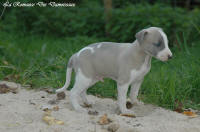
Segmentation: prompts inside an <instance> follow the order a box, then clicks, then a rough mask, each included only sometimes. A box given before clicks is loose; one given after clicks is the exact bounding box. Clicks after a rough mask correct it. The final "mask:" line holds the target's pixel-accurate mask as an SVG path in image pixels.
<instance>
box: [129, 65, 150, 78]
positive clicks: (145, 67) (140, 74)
mask: <svg viewBox="0 0 200 132" xmlns="http://www.w3.org/2000/svg"><path fill="white" fill-rule="evenodd" d="M150 68H151V66H149V65H146V64H144V65H142V67H141V68H140V69H138V70H136V69H133V70H131V75H130V78H131V79H130V81H134V80H141V79H143V77H144V76H145V75H146V74H147V73H148V72H149V70H150Z"/></svg>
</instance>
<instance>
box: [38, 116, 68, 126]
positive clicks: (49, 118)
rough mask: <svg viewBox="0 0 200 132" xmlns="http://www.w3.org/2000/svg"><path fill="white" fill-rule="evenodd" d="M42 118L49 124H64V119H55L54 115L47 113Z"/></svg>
mask: <svg viewBox="0 0 200 132" xmlns="http://www.w3.org/2000/svg"><path fill="white" fill-rule="evenodd" d="M42 120H43V121H45V122H46V123H47V124H48V125H53V124H57V125H63V124H64V122H63V121H61V120H57V119H55V118H54V117H52V116H47V115H45V116H44V117H43V118H42Z"/></svg>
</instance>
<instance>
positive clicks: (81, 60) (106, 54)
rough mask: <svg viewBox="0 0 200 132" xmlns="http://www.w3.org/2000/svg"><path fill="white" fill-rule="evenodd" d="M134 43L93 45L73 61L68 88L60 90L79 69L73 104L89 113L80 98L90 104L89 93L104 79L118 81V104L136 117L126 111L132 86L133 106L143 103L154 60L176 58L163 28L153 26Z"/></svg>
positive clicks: (71, 95)
mask: <svg viewBox="0 0 200 132" xmlns="http://www.w3.org/2000/svg"><path fill="white" fill-rule="evenodd" d="M135 37H136V40H135V41H134V42H133V43H113V42H100V43H95V44H91V45H89V46H87V47H85V48H83V49H81V50H80V51H79V52H77V53H75V54H74V55H72V57H71V58H70V59H69V62H68V66H67V72H66V76H67V77H66V82H65V85H64V86H63V87H62V88H60V89H58V90H56V92H57V93H59V92H62V91H64V90H65V89H66V88H67V87H68V86H69V84H70V78H71V73H72V69H74V70H75V73H76V77H75V84H74V87H73V88H72V89H71V91H70V101H71V103H72V105H73V107H74V109H75V110H76V111H81V112H82V111H84V112H87V110H86V109H85V108H83V107H81V105H80V104H79V103H78V96H80V97H81V98H82V100H83V102H84V103H86V104H88V103H89V102H88V100H87V98H86V91H87V89H88V88H89V87H91V86H92V85H94V84H95V83H96V82H98V81H100V80H102V79H103V78H104V77H108V78H111V79H113V80H115V81H116V82H117V90H118V105H119V109H120V111H121V113H123V114H134V112H133V111H131V110H128V109H127V108H126V95H127V91H128V88H129V86H130V85H131V91H130V99H131V101H132V102H133V103H136V104H138V103H140V101H139V100H138V99H137V96H138V91H139V88H140V85H141V83H142V81H143V78H144V76H145V75H146V74H147V73H148V72H149V70H150V68H151V58H152V57H155V58H157V59H159V60H161V61H167V60H169V59H171V58H172V53H171V51H170V49H169V47H168V39H167V36H166V34H165V33H164V32H163V30H162V29H161V28H158V27H150V28H147V29H143V30H141V31H140V32H138V33H136V35H135Z"/></svg>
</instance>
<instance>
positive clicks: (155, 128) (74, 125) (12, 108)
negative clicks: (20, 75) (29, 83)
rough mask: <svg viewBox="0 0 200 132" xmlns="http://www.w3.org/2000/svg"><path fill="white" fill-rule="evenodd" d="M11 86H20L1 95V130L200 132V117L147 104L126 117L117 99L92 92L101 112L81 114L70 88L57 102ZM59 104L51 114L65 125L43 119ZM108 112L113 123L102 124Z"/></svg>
mask: <svg viewBox="0 0 200 132" xmlns="http://www.w3.org/2000/svg"><path fill="white" fill-rule="evenodd" d="M0 84H2V82H0ZM7 85H10V86H12V87H17V92H16V91H15V92H12V91H11V92H7V93H3V94H0V132H107V131H113V132H114V131H116V132H200V116H197V117H195V118H191V117H188V116H185V115H183V114H180V113H177V112H173V111H170V110H166V109H163V108H160V107H156V106H153V105H149V104H146V105H141V106H134V107H133V108H132V109H133V110H134V111H135V113H136V115H137V117H136V118H131V117H125V116H120V115H119V114H118V113H119V111H118V109H117V103H116V101H114V100H112V99H101V98H97V97H95V96H91V95H88V98H89V100H92V101H93V102H94V104H93V105H92V108H88V109H90V110H92V111H94V110H96V111H98V115H91V114H87V113H78V112H76V111H74V110H73V108H72V106H71V104H70V103H69V96H68V95H69V91H66V92H65V94H66V98H65V99H63V100H59V101H55V99H56V98H57V96H56V94H50V93H48V92H46V91H35V90H26V89H25V88H21V87H20V85H16V84H14V83H10V84H7ZM3 86H4V85H3ZM52 100H53V101H52ZM55 106H56V107H57V108H59V109H56V110H52V112H51V116H52V117H54V118H56V119H58V120H61V121H63V122H64V124H63V125H58V124H52V125H48V124H47V123H46V122H45V121H44V120H43V117H44V114H45V112H44V111H43V110H44V109H47V108H48V109H53V107H54V108H55ZM104 114H107V117H108V118H109V119H110V120H111V122H110V123H108V124H106V125H100V124H99V123H98V121H99V119H100V117H101V116H102V115H104Z"/></svg>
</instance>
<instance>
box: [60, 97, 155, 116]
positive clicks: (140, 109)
mask: <svg viewBox="0 0 200 132" xmlns="http://www.w3.org/2000/svg"><path fill="white" fill-rule="evenodd" d="M87 98H88V100H90V101H93V104H92V107H90V108H87V107H85V109H88V110H90V111H97V112H98V113H99V114H105V113H107V114H120V111H119V108H118V104H117V101H116V100H113V99H110V98H98V97H95V96H92V95H88V96H87ZM60 105H61V106H62V107H63V108H64V109H69V110H70V111H74V109H73V107H72V105H71V103H70V102H69V96H68V93H67V94H66V98H65V100H63V101H62V103H60ZM156 108H158V107H156V106H153V105H151V104H145V105H133V107H132V108H131V109H130V110H133V111H134V112H135V114H136V116H141V117H142V116H147V115H150V114H151V113H153V112H154V111H155V109H156Z"/></svg>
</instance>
